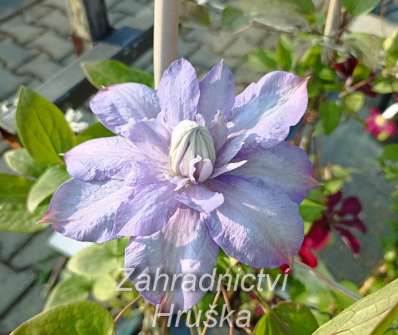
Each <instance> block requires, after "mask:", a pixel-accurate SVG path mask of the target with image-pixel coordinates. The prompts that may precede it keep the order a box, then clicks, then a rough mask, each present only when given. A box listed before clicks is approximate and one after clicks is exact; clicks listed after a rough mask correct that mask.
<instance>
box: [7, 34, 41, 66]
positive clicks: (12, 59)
mask: <svg viewBox="0 0 398 335" xmlns="http://www.w3.org/2000/svg"><path fill="white" fill-rule="evenodd" d="M34 55H35V52H34V51H33V50H29V49H26V48H23V47H21V46H20V45H18V44H16V43H15V42H13V41H12V40H10V39H7V40H4V41H2V42H0V59H1V60H2V61H3V62H5V63H6V64H7V68H10V69H15V68H17V67H18V66H20V65H22V64H23V63H25V62H26V61H27V60H28V59H30V58H32V57H33V56H34Z"/></svg>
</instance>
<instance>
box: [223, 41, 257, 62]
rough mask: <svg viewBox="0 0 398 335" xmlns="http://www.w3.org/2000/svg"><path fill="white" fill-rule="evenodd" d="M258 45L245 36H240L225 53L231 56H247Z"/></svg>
mask: <svg viewBox="0 0 398 335" xmlns="http://www.w3.org/2000/svg"><path fill="white" fill-rule="evenodd" d="M255 48H256V46H255V45H253V44H252V43H250V42H249V41H248V40H247V39H245V38H244V37H239V38H238V39H237V40H236V41H234V42H233V44H232V45H230V46H229V48H228V49H226V50H224V53H225V54H226V55H228V56H229V57H238V58H243V57H245V56H246V55H247V54H248V53H249V52H250V51H252V50H253V49H255Z"/></svg>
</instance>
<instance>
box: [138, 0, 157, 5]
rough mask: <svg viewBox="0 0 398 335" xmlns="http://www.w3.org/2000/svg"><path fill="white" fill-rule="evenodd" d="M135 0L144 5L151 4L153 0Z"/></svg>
mask: <svg viewBox="0 0 398 335" xmlns="http://www.w3.org/2000/svg"><path fill="white" fill-rule="evenodd" d="M136 1H137V2H140V3H142V4H144V5H152V4H153V0H136Z"/></svg>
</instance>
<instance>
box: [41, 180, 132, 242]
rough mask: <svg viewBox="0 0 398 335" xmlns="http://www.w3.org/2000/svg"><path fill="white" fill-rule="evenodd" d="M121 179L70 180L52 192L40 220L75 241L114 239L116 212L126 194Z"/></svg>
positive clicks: (126, 190)
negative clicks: (46, 209) (44, 213)
mask: <svg viewBox="0 0 398 335" xmlns="http://www.w3.org/2000/svg"><path fill="white" fill-rule="evenodd" d="M128 194H129V189H128V188H126V187H124V184H123V182H121V181H118V180H109V181H101V182H84V181H80V180H77V179H71V180H69V181H67V182H65V183H64V184H62V185H61V186H60V188H59V189H58V190H57V191H56V192H55V193H54V195H53V197H52V199H51V203H50V207H49V209H48V212H47V214H46V215H45V217H44V218H43V221H45V222H48V223H52V227H53V228H54V230H56V231H57V232H59V233H61V234H63V235H65V236H67V237H70V238H72V239H74V240H78V241H90V242H105V241H108V240H112V239H115V238H117V234H116V231H117V228H116V226H115V213H116V210H117V209H118V207H119V206H120V203H121V202H122V201H123V200H124V199H125V198H126V197H127V196H128Z"/></svg>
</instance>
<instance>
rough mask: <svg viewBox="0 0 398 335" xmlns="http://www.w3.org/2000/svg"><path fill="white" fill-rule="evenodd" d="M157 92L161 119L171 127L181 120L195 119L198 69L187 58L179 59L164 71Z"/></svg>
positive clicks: (197, 99) (197, 100)
mask: <svg viewBox="0 0 398 335" xmlns="http://www.w3.org/2000/svg"><path fill="white" fill-rule="evenodd" d="M157 93H158V96H159V100H160V106H161V109H162V111H161V119H162V120H163V121H164V122H165V124H166V125H167V127H168V128H169V129H172V128H174V127H175V126H176V125H177V124H178V123H179V122H180V121H183V120H193V119H194V116H195V114H196V113H197V108H198V102H199V95H200V91H199V82H198V79H197V77H196V71H195V69H194V68H193V66H192V65H191V63H189V62H188V61H187V60H185V59H182V58H181V59H178V60H176V61H174V62H173V63H171V65H170V66H169V67H168V68H167V69H166V71H165V72H164V73H163V76H162V79H161V80H160V83H159V87H158V89H157Z"/></svg>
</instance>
